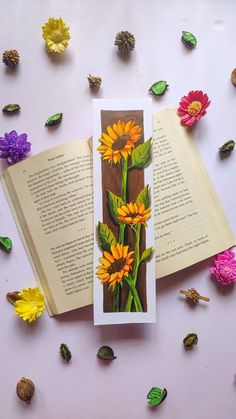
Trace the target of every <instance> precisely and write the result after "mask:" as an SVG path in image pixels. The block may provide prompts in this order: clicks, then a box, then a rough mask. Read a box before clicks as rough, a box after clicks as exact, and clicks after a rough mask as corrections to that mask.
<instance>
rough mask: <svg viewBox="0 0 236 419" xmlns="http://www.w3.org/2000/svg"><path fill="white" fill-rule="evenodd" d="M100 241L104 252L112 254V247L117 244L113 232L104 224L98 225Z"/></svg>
mask: <svg viewBox="0 0 236 419" xmlns="http://www.w3.org/2000/svg"><path fill="white" fill-rule="evenodd" d="M98 239H99V243H100V245H101V247H102V249H103V250H107V251H108V252H110V250H111V245H115V244H116V239H115V236H114V234H113V232H112V231H111V230H110V228H109V227H108V226H107V224H104V223H102V222H99V223H98Z"/></svg>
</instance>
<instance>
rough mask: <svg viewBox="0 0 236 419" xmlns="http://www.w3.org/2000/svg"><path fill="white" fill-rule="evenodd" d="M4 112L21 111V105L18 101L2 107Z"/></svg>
mask: <svg viewBox="0 0 236 419" xmlns="http://www.w3.org/2000/svg"><path fill="white" fill-rule="evenodd" d="M2 111H3V112H4V113H16V112H19V111H20V106H19V105H17V103H10V104H9V105H6V106H4V108H2Z"/></svg>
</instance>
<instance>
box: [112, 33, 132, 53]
mask: <svg viewBox="0 0 236 419" xmlns="http://www.w3.org/2000/svg"><path fill="white" fill-rule="evenodd" d="M115 45H117V46H118V49H119V51H120V52H122V53H127V52H130V51H132V50H133V49H134V47H135V37H134V35H132V33H130V32H128V31H121V32H118V33H117V35H116V39H115Z"/></svg>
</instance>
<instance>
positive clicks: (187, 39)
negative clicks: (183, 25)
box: [181, 31, 197, 48]
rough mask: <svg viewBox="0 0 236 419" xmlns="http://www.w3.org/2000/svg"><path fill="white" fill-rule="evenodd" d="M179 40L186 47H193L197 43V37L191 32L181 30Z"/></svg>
mask: <svg viewBox="0 0 236 419" xmlns="http://www.w3.org/2000/svg"><path fill="white" fill-rule="evenodd" d="M181 41H182V42H183V44H184V45H185V46H186V47H188V48H194V47H195V46H196V45H197V39H196V37H195V36H194V35H193V34H192V33H191V32H186V31H183V32H182V38H181Z"/></svg>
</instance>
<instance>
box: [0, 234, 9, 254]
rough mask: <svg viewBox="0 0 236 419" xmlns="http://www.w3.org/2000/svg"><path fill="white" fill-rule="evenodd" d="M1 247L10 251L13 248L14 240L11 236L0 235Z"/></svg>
mask: <svg viewBox="0 0 236 419" xmlns="http://www.w3.org/2000/svg"><path fill="white" fill-rule="evenodd" d="M0 249H2V250H5V252H8V253H9V252H10V251H11V249H12V241H11V239H9V237H0Z"/></svg>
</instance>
